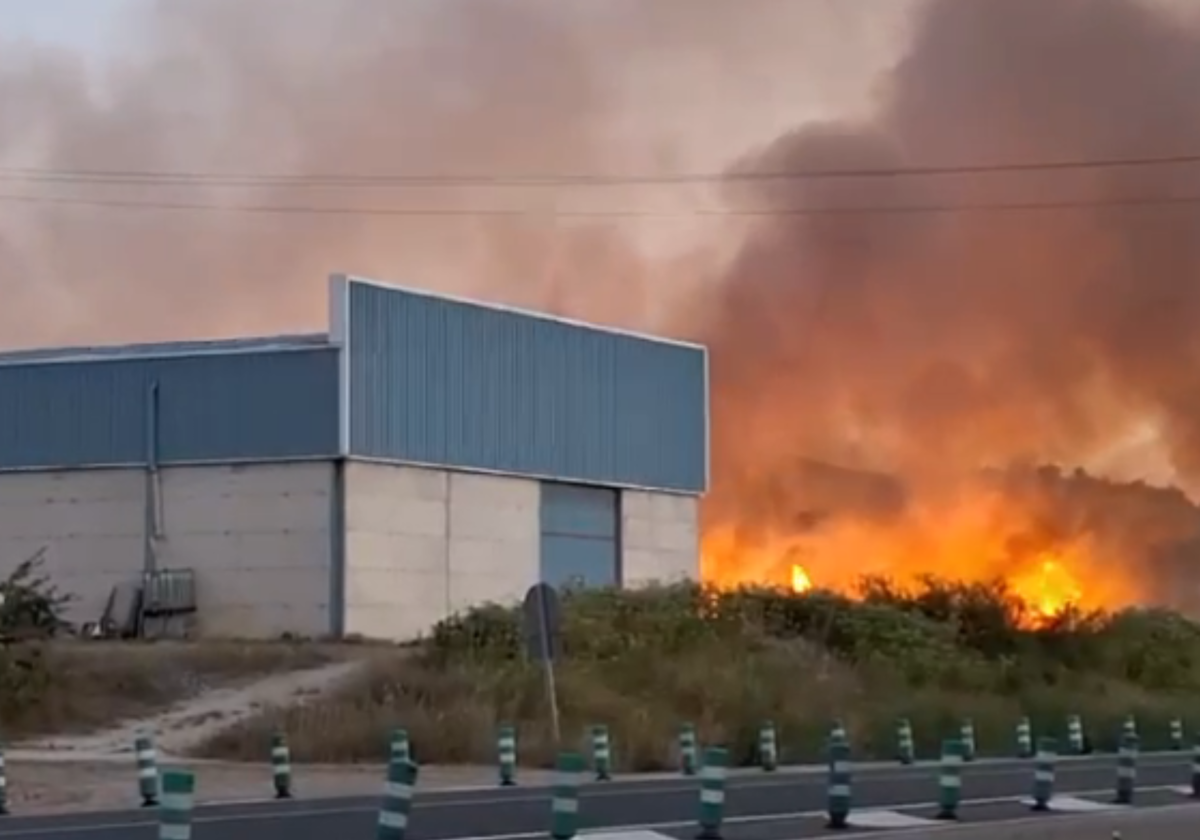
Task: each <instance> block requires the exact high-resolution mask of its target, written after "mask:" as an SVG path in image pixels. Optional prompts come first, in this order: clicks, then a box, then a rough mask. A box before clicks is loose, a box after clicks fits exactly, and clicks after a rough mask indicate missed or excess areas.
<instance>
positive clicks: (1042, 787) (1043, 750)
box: [1033, 738, 1058, 811]
mask: <svg viewBox="0 0 1200 840" xmlns="http://www.w3.org/2000/svg"><path fill="white" fill-rule="evenodd" d="M1057 762H1058V743H1057V742H1056V741H1055V740H1054V739H1053V738H1038V747H1037V757H1036V758H1035V759H1034V766H1033V810H1035V811H1049V810H1050V800H1051V799H1053V798H1054V766H1055V764H1057Z"/></svg>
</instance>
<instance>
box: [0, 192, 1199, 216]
mask: <svg viewBox="0 0 1200 840" xmlns="http://www.w3.org/2000/svg"><path fill="white" fill-rule="evenodd" d="M0 203H11V204H27V205H52V206H75V207H94V208H105V209H114V210H146V211H159V212H170V211H204V212H218V213H252V214H269V215H306V216H362V217H366V216H393V217H400V216H408V217H439V216H441V217H509V218H522V217H523V218H542V217H545V218H615V219H654V218H660V219H671V218H691V217H722V216H724V217H731V216H741V217H794V218H795V217H813V218H817V217H836V216H911V215H942V214H959V213H1018V212H1040V211H1070V210H1091V209H1096V210H1119V209H1135V208H1170V207H1197V206H1200V195H1184V196H1157V197H1156V196H1129V197H1123V198H1113V199H1094V200H1069V201H1044V202H1009V203H962V204H907V205H904V204H898V205H894V206H849V207H759V208H719V207H718V208H707V207H699V208H694V209H688V210H679V211H669V210H666V211H657V210H639V209H617V210H560V209H553V208H549V209H539V208H530V209H522V208H460V207H441V208H438V207H345V206H320V205H293V204H208V203H201V202H166V201H124V200H118V199H112V200H109V199H99V198H97V199H91V198H76V197H65V196H38V195H19V194H4V193H0Z"/></svg>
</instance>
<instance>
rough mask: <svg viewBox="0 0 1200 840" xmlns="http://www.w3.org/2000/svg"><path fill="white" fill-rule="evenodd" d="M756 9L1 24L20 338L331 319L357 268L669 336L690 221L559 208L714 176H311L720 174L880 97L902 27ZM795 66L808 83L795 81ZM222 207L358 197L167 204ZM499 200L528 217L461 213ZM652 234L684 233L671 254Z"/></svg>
mask: <svg viewBox="0 0 1200 840" xmlns="http://www.w3.org/2000/svg"><path fill="white" fill-rule="evenodd" d="M755 5H756V7H757V8H756V9H754V10H753V12H754V13H753V14H746V13H745V12H744V11H743V7H742V6H741V5H740V4H736V3H730V2H726V0H686V1H685V2H678V0H654V2H648V3H647V2H642V0H573V1H572V2H570V3H563V2H554V0H320V2H312V3H297V2H294V0H199V2H190V0H182V2H180V0H129V2H127V3H125V6H126V12H125V14H124V15H123V16H122V17H120V18H118V19H116V20H115V21H113V23H112V25H111V26H110V27H107V28H106V30H105V31H106V32H107V33H108V34H107V35H106V36H105V37H106V43H105V47H106V49H105V50H104V52H103V54H102V55H99V56H96V55H92V56H85V55H80V54H75V53H72V52H70V51H67V50H64V49H61V48H54V47H52V46H47V45H40V44H29V43H20V42H16V41H8V40H4V35H5V33H3V32H2V31H0V169H7V170H10V172H9V173H8V174H6V175H4V176H3V177H0V193H2V194H3V196H4V197H3V198H0V295H2V296H3V298H4V299H5V300H6V301H7V303H8V305H7V306H4V307H0V345H3V346H7V347H11V346H14V345H38V344H59V343H67V344H71V343H80V342H95V341H131V340H169V339H174V338H198V337H216V336H225V335H240V334H247V333H262V332H285V331H296V330H318V329H321V328H323V326H324V323H325V321H324V318H325V311H324V310H325V305H326V302H325V299H324V278H325V276H326V274H327V273H329V272H333V271H338V272H350V273H358V274H363V275H367V276H373V277H377V278H380V279H384V280H392V281H396V282H400V283H404V284H409V285H414V286H423V287H428V288H433V289H440V290H445V291H451V292H455V293H459V294H469V295H472V296H477V297H483V298H487V299H493V300H501V301H503V302H506V303H513V304H520V305H527V306H536V307H544V308H549V309H553V310H556V311H566V312H569V313H570V314H572V315H574V316H576V317H582V318H586V319H589V320H598V321H603V322H619V323H622V324H623V325H631V326H643V327H645V326H648V322H655V323H656V325H657V328H659V329H663V328H664V322H663V318H662V314H663V313H664V312H665V313H670V312H671V311H673V309H674V308H676V306H677V305H683V304H677V303H676V298H678V297H680V296H682V298H684V303H686V302H687V301H686V298H687V297H688V296H687V295H686V294H683V295H680V294H679V293H678V292H677V290H678V289H679V288H680V287H681V286H687V285H688V284H689V283H691V282H693V279H694V278H697V277H699V276H701V275H705V274H707V273H711V271H712V269H711V262H709V263H706V262H705V261H704V260H702V259H698V258H697V257H696V256H695V255H694V254H693V251H695V250H696V248H695V247H694V246H693V244H690V242H689V239H688V235H687V232H686V230H685V229H686V228H687V223H688V220H687V219H686V218H685V219H681V220H678V223H677V222H672V221H662V220H660V221H654V222H646V223H644V224H643V223H641V222H638V221H637V220H629V219H588V218H579V217H571V216H566V215H562V214H561V211H563V210H572V209H574V210H601V211H605V210H616V211H620V210H623V209H627V208H633V209H646V208H650V209H654V208H658V207H666V208H668V209H669V208H676V209H682V210H683V211H684V213H685V215H686V211H687V208H688V207H690V206H693V205H694V204H696V202H697V200H702V199H704V196H703V195H700V196H699V197H697V195H695V194H694V193H697V192H700V193H703V192H706V190H704V189H697V190H684V189H651V188H646V189H623V188H615V187H612V188H610V187H606V188H596V189H579V190H574V189H564V188H554V189H529V190H516V189H501V188H493V187H489V186H487V185H486V183H485V184H482V185H481V184H480V183H476V184H475V185H474V186H472V187H469V188H467V187H454V188H443V187H438V186H429V187H423V188H416V187H412V186H406V187H403V188H400V187H394V186H388V185H385V184H382V183H378V182H377V183H374V184H372V185H370V186H365V187H364V186H362V185H361V184H360V185H356V186H347V185H345V184H343V185H342V186H339V187H331V186H328V185H326V186H320V187H318V186H314V185H313V184H312V183H311V179H312V178H313V177H314V176H317V175H343V174H353V175H359V176H366V177H368V178H370V177H371V176H388V175H405V174H417V175H422V176H431V175H432V176H437V175H465V176H468V177H470V176H479V177H480V179H481V180H482V181H484V182H486V180H487V178H488V176H493V175H498V176H502V177H503V176H523V175H555V174H562V173H565V174H575V173H583V174H586V175H593V176H595V175H599V176H603V175H605V174H606V173H618V174H619V173H634V174H645V173H651V174H653V173H655V172H660V171H669V170H696V169H699V170H702V171H708V172H713V171H716V172H719V171H720V170H721V168H722V167H723V166H724V164H725V163H726V162H727V161H728V160H729V158H730V156H731V155H733V154H736V152H737V151H738V150H740V148H741V146H742V145H744V143H745V142H748V141H749V139H746V140H743V139H742V137H743V134H745V135H746V136H747V138H752V139H761V137H760V135H761V134H762V130H761V129H753V130H752V129H750V128H748V126H749V125H750V124H752V123H755V122H756V121H757V123H758V124H761V123H763V122H764V119H763V118H762V115H763V114H764V113H766V114H767V115H768V117H767V118H766V124H767V125H768V126H769V125H771V118H770V114H772V113H774V112H777V111H783V112H785V113H786V112H791V111H796V110H798V111H799V112H804V111H805V110H808V109H812V108H829V107H833V106H836V105H838V104H840V103H842V102H844V101H846V100H847V99H848V97H847V96H846V95H845V93H846V92H847V91H849V90H851V89H853V88H855V87H856V86H857V87H862V86H863V85H864V84H865V79H866V75H867V74H865V73H864V72H863V71H862V70H861V67H862V66H864V65H869V64H870V61H869V60H868V59H869V56H866V55H864V54H863V51H864V50H866V51H867V52H869V51H870V47H871V43H873V41H872V38H873V37H874V36H872V38H866V37H865V36H862V37H860V35H861V33H862V32H871V31H873V28H874V27H875V26H876V23H875V20H876V19H877V18H880V19H885V20H886V19H887V17H888V16H887V15H882V16H881V15H878V14H875V13H872V14H869V15H868V14H867V10H865V9H858V10H854V9H850V8H848V7H844V6H843V5H842V4H840V3H838V4H830V3H827V2H824V0H815V2H804V3H795V4H793V3H782V4H780V3H775V2H765V3H761V4H759V3H756V4H755ZM834 5H836V9H835V8H834ZM831 37H832V38H834V39H836V44H835V41H834V40H831ZM864 39H865V40H864ZM850 42H854V43H858V44H859V46H858V47H856V48H855V49H856V50H857V52H858V55H857V56H856V57H855V58H854V60H853V61H848V60H847V59H846V57H845V56H844V55H842V54H841V53H844V52H845V46H844V44H845V43H850ZM860 42H861V43H860ZM864 44H865V46H864ZM797 66H803V67H805V68H807V70H808V71H809V74H808V77H807V78H809V79H810V80H809V81H807V82H805V83H803V84H800V85H796V84H794V83H792V82H788V81H787V79H788V74H787V73H783V72H780V68H784V67H791V68H793V69H795V67H797ZM730 68H736V72H730ZM834 71H836V72H834ZM855 80H857V81H855ZM776 83H777V84H776ZM748 93H752V94H753V95H752V96H748V95H747V94H748ZM775 102H778V103H780V104H781V105H780V106H777V105H775V104H773V103H775ZM746 114H749V117H750V119H747V118H745V115H746ZM756 132H757V133H756ZM17 167H38V168H42V169H50V170H81V169H82V170H99V171H105V172H114V171H134V172H147V171H149V172H155V171H158V172H162V171H166V172H174V173H180V172H182V173H193V174H197V173H198V174H200V175H204V174H209V175H211V174H213V173H217V174H221V173H226V174H228V173H251V174H255V173H259V174H261V173H269V174H283V175H287V176H294V177H297V178H300V179H308V181H309V182H308V183H307V184H301V185H296V184H291V185H282V184H279V183H278V182H275V183H273V184H270V185H264V184H262V183H259V184H247V183H236V184H231V183H228V182H225V183H223V184H220V185H218V184H217V183H215V182H214V181H213V179H212V178H204V177H201V178H199V179H195V180H193V181H192V182H190V183H186V184H179V183H163V182H162V181H161V180H160V181H159V182H156V183H135V184H131V183H128V182H123V183H111V182H110V183H107V184H97V183H80V182H79V181H78V180H77V179H76V180H71V179H67V180H58V181H55V180H49V181H47V180H45V179H41V180H33V181H30V180H22V179H20V178H13V177H11V169H13V168H17ZM707 191H711V190H707ZM13 195H17V196H20V195H25V196H33V197H35V198H37V199H38V200H37V201H35V202H20V201H13V200H11V198H10V196H13ZM59 199H65V200H66V201H67V202H68V203H65V204H64V203H57V204H56V203H53V200H59ZM79 200H83V202H84V203H83V204H72V203H70V202H76V201H79ZM87 202H99V203H100V205H101V206H94V205H89V204H88V203H87ZM114 202H116V203H121V202H142V203H146V204H150V205H152V206H151V207H150V208H144V209H122V208H119V207H113V206H112V204H113V203H114ZM196 203H200V204H215V205H219V206H231V205H232V206H242V207H244V206H246V205H250V206H260V207H261V206H267V207H280V206H283V207H289V208H296V207H300V208H305V207H308V208H313V207H316V208H351V209H354V210H355V211H357V212H352V213H343V214H338V213H328V214H320V215H315V214H309V213H256V212H232V211H231V212H192V211H188V210H179V209H168V208H167V207H165V206H164V205H171V204H196ZM494 209H507V210H516V211H519V213H520V214H522V215H518V216H516V217H510V218H494V217H479V216H471V215H456V214H459V213H461V212H462V211H467V210H494ZM376 211H385V212H376ZM394 211H400V213H399V214H397V213H396V212H394ZM406 211H417V212H413V213H411V214H406ZM423 211H430V212H423ZM676 228H679V231H676ZM645 234H650V235H653V236H656V237H659V238H661V237H662V236H663V235H666V236H667V237H668V238H673V239H674V240H676V241H677V242H680V243H682V244H680V245H679V246H678V247H674V248H672V249H668V250H669V253H667V254H666V256H665V257H664V256H663V254H662V253H661V249H659V251H656V252H655V254H654V257H653V259H652V260H647V259H646V258H645V254H644V253H643V249H642V247H641V244H640V242H641V238H643V235H645ZM726 250H727V249H726Z"/></svg>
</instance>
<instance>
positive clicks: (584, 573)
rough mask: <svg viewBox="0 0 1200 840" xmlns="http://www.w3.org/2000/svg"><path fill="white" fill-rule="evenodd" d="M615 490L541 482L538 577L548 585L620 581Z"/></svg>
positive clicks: (597, 584) (597, 583) (605, 584)
mask: <svg viewBox="0 0 1200 840" xmlns="http://www.w3.org/2000/svg"><path fill="white" fill-rule="evenodd" d="M619 505H620V502H619V491H617V490H610V489H609V488H607V487H581V486H579V485H570V484H557V483H553V482H543V483H542V485H541V504H540V518H541V539H540V550H541V579H542V581H543V582H545V583H549V584H551V585H552V586H580V585H582V586H616V585H617V584H618V583H620V574H619V570H620V556H621V551H620V542H619V530H618V521H619V513H618V511H619Z"/></svg>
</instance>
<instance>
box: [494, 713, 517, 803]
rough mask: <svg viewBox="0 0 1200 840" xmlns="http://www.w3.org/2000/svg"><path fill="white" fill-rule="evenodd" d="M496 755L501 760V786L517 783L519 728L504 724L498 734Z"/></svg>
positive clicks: (510, 785)
mask: <svg viewBox="0 0 1200 840" xmlns="http://www.w3.org/2000/svg"><path fill="white" fill-rule="evenodd" d="M496 757H497V759H498V760H499V762H500V786H501V787H512V786H513V785H515V784H516V783H517V728H516V727H515V726H512V725H510V724H507V723H506V724H503V725H502V726H501V727H500V729H499V731H498V732H497V734H496Z"/></svg>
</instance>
